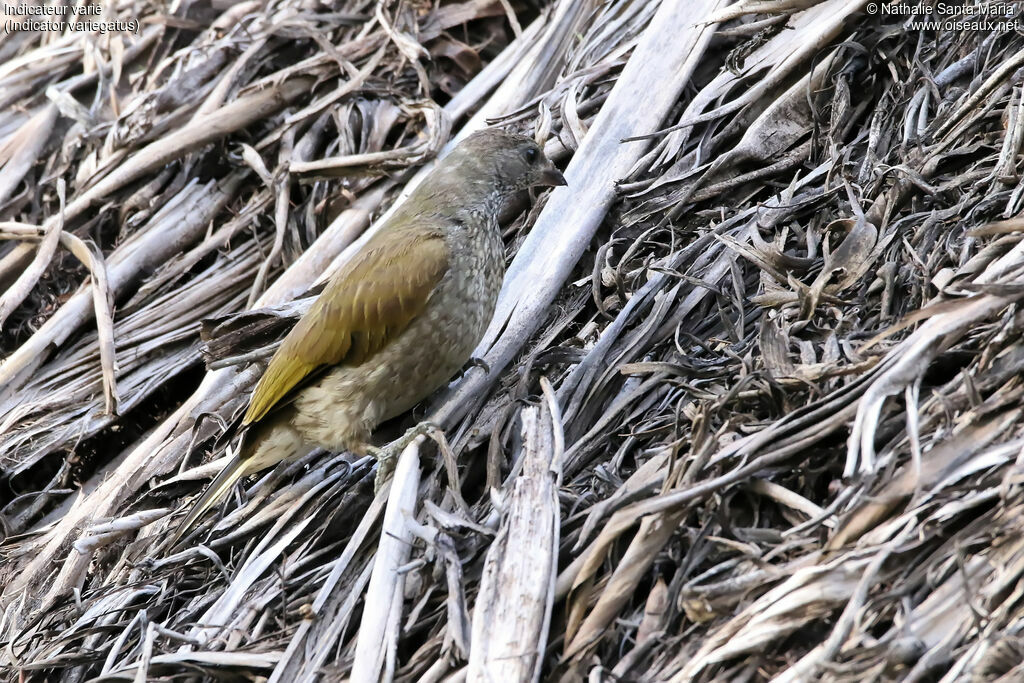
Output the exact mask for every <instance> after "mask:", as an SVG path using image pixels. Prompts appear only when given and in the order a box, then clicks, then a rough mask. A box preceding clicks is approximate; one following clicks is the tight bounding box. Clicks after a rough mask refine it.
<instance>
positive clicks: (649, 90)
mask: <svg viewBox="0 0 1024 683" xmlns="http://www.w3.org/2000/svg"><path fill="white" fill-rule="evenodd" d="M879 4H882V3H876V4H875V5H876V6H875V7H874V8H875V9H878V7H877V5H879ZM541 5H542V6H540V7H537V6H535V4H532V3H527V2H521V1H518V0H507V1H506V0H501V1H491V0H468V1H466V2H441V3H434V4H432V3H422V2H413V1H411V0H389V1H387V2H377V1H370V0H337V1H335V2H330V3H293V2H288V1H287V0H270V2H265V3H254V2H241V3H235V4H233V5H223V4H217V3H213V4H209V3H192V4H187V3H186V4H172V5H168V6H166V7H158V6H156V5H152V4H149V5H146V4H135V5H131V4H128V3H121V4H117V5H116V6H113V5H112V6H110V7H106V8H105V11H106V12H109V13H110V15H111V16H110V17H109V18H111V19H113V18H118V19H122V20H130V19H137V20H139V21H140V22H141V26H144V27H145V28H141V29H140V30H139V31H138V32H135V33H121V34H115V33H107V34H103V35H100V34H96V35H93V34H80V33H31V34H30V33H13V34H11V35H9V36H5V38H4V39H3V42H0V56H2V60H0V61H2V62H3V63H2V65H0V325H2V326H3V327H2V328H0V345H2V346H0V348H2V350H3V354H4V357H3V360H2V362H0V484H2V485H3V493H0V524H2V531H3V535H4V540H3V542H2V545H0V553H2V555H3V562H2V564H0V587H2V593H0V596H2V597H0V646H2V647H0V670H3V671H5V672H13V674H12V675H15V676H21V677H22V678H23V679H25V680H68V681H82V680H90V679H94V678H100V679H101V680H122V679H131V680H160V679H165V678H166V679H168V680H169V679H171V678H180V677H182V676H186V677H187V676H193V677H198V678H202V677H204V676H205V677H209V678H213V677H215V676H224V675H230V674H231V673H235V674H239V675H243V676H247V677H250V678H255V677H266V678H269V680H272V681H312V680H316V679H324V680H334V679H338V678H343V677H347V678H351V679H352V680H356V681H375V680H379V679H387V680H398V681H441V680H448V679H455V680H461V679H466V680H474V681H475V680H485V679H487V677H488V676H490V677H492V678H501V679H502V680H505V679H508V680H541V679H543V680H560V679H563V678H564V679H565V680H581V679H582V678H584V677H589V678H594V679H595V680H596V679H603V678H609V679H615V680H636V681H689V680H706V681H710V680H737V679H744V680H778V681H802V680H819V679H820V680H836V681H838V680H845V681H854V680H856V681H863V680H893V679H905V680H949V681H952V680H977V681H987V680H1011V679H1013V678H1014V676H1017V677H1019V660H1020V652H1021V650H1022V645H1021V629H1022V628H1024V622H1022V620H1021V618H1020V615H1019V612H1020V609H1019V603H1020V597H1021V594H1022V592H1021V585H1022V584H1021V577H1022V572H1024V561H1022V558H1024V546H1022V542H1021V540H1020V538H1021V534H1020V529H1019V527H1020V525H1021V522H1020V520H1021V518H1022V515H1021V507H1022V500H1021V487H1020V483H1021V477H1020V474H1019V470H1020V467H1021V463H1022V462H1024V459H1022V453H1024V385H1022V384H1021V381H1020V374H1021V369H1022V368H1024V347H1022V345H1021V343H1020V337H1021V333H1022V330H1024V320H1022V317H1021V313H1020V310H1019V302H1020V300H1021V298H1022V297H1024V242H1022V241H1021V239H1020V237H1021V227H1022V225H1024V223H1021V221H1020V216H1019V215H1020V213H1021V211H1022V209H1024V191H1022V188H1024V184H1022V183H1021V182H1020V170H1019V168H1020V163H1021V162H1020V157H1021V152H1022V145H1024V95H1022V86H1021V82H1020V81H1021V79H1020V74H1021V65H1022V64H1024V37H1022V35H1021V34H1020V33H1019V32H1018V31H1016V30H1015V29H1014V26H1015V25H1014V24H1013V23H1012V21H1010V22H1009V23H1005V24H995V25H993V26H988V25H986V26H984V27H982V28H981V29H979V30H970V31H967V30H963V31H961V30H941V29H939V30H936V29H934V28H925V27H923V26H922V25H921V24H920V23H919V22H920V21H921V20H922V17H921V16H918V15H909V16H907V15H901V14H898V13H885V12H883V13H881V14H868V13H867V12H864V11H863V10H864V9H865V7H866V5H867V3H866V2H860V1H858V2H848V1H847V0H820V1H818V2H813V1H806V0H799V1H795V0H794V1H790V0H772V1H766V2H760V1H758V2H746V1H745V2H736V3H729V2H727V0H699V1H692V2H670V1H668V0H665V1H663V2H652V1H648V0H615V1H613V2H598V1H597V0H586V1H582V2H581V1H579V0H553V1H552V2H549V3H542V4H541ZM884 5H885V6H886V7H892V6H893V5H891V3H884ZM918 7H920V6H918ZM983 7H992V5H991V4H984V3H975V2H970V3H965V4H964V6H963V8H962V10H961V14H960V15H958V16H954V17H945V18H944V19H948V20H950V21H961V20H970V19H971V18H972V17H975V18H976V15H977V14H978V12H980V11H981V8H983ZM1005 7H1006V8H1007V10H1006V11H1012V12H1013V13H1018V14H1019V12H1020V9H1019V8H1017V7H1015V6H1012V5H1006V6H1005ZM1018 14H1013V15H1011V16H1008V17H1003V16H1000V17H999V20H1003V19H1007V20H1019V19H1020V17H1019V16H1018ZM990 18H991V17H990ZM489 123H496V124H499V125H506V126H510V127H513V128H515V129H518V130H521V131H526V132H532V133H535V134H536V135H537V136H538V137H539V138H541V139H543V140H544V141H545V145H546V150H547V152H548V153H549V154H551V155H552V156H553V157H555V158H557V159H559V160H560V161H563V162H565V164H564V165H566V166H567V169H566V177H567V178H568V181H569V187H568V188H567V189H560V190H558V191H556V192H554V193H552V194H551V195H550V196H549V197H547V198H546V199H545V200H543V201H541V202H539V203H537V204H536V205H535V208H534V209H533V210H532V211H530V212H527V213H525V214H523V213H522V212H521V211H517V212H513V214H512V215H509V216H507V217H506V218H507V222H506V226H505V238H506V243H507V247H508V256H509V268H508V275H507V278H506V282H505V286H504V289H503V292H502V296H501V299H500V302H499V305H498V311H497V313H496V316H495V320H494V322H493V324H492V325H491V327H490V329H489V330H488V332H487V335H486V337H485V339H484V341H483V343H482V344H481V346H480V348H479V349H477V354H476V355H477V356H479V357H480V358H481V359H482V361H483V363H481V364H479V365H478V366H473V367H470V368H468V369H467V370H466V372H465V373H464V375H463V376H462V377H460V378H459V379H458V380H457V381H455V382H454V383H453V384H452V385H451V386H450V387H449V388H448V389H447V390H446V391H444V392H440V393H439V395H438V396H436V397H434V398H433V399H432V400H431V401H429V402H428V403H427V404H426V405H424V406H422V407H420V408H419V409H418V411H417V412H418V415H417V416H416V417H420V416H422V415H423V414H424V413H426V414H427V415H428V416H429V418H430V419H431V420H433V421H435V422H437V423H438V424H440V425H441V426H442V427H443V429H444V436H445V438H442V437H441V436H440V435H435V436H436V441H435V440H426V439H425V440H421V441H420V442H418V443H415V444H413V445H412V446H410V447H409V449H407V451H406V452H405V453H404V454H403V455H402V457H401V459H400V463H399V466H398V469H397V472H396V475H395V478H394V479H393V480H392V482H391V484H390V486H389V487H387V488H385V489H382V491H381V492H380V493H378V494H377V495H374V494H373V493H372V484H371V482H372V480H373V473H372V462H370V461H368V460H358V459H355V458H353V457H352V456H351V455H350V454H345V453H341V454H326V453H319V452H318V453H311V454H309V455H308V456H307V457H305V458H303V459H302V460H300V461H297V462H293V463H286V464H282V465H280V466H278V467H277V468H275V469H273V470H271V471H268V472H265V473H262V474H261V475H259V476H257V477H254V478H252V479H251V480H250V481H247V482H245V483H244V485H242V486H240V487H238V489H237V491H236V493H235V495H233V496H232V498H231V500H229V501H228V502H226V503H225V504H224V505H223V506H222V508H221V510H220V511H219V514H218V515H215V516H213V517H212V519H209V520H208V521H207V522H206V523H205V525H204V526H202V527H201V530H200V533H199V535H198V537H197V539H196V541H195V543H194V544H193V545H191V546H189V547H187V549H185V550H183V551H180V552H178V553H176V554H168V551H167V550H166V549H165V548H163V547H162V546H161V541H162V539H163V538H164V537H165V536H166V533H167V530H168V529H169V528H171V527H172V526H173V525H174V524H175V520H176V519H178V511H179V510H180V508H181V506H182V505H184V504H187V502H188V501H189V500H191V499H192V497H194V495H195V494H196V493H198V492H199V490H200V489H201V487H202V486H203V485H204V484H205V482H206V481H207V480H208V479H209V477H211V476H212V475H213V474H214V473H215V472H216V471H218V469H219V468H220V467H221V464H222V460H220V459H219V458H221V457H222V456H223V455H224V452H223V447H224V441H226V440H225V439H222V438H219V437H221V435H222V432H223V431H224V429H225V427H226V426H227V425H228V424H230V422H231V420H232V416H233V415H234V414H235V413H236V412H237V410H238V409H239V408H240V407H241V405H242V404H243V403H244V401H245V397H246V396H247V395H248V391H249V390H250V389H251V386H252V384H253V383H254V381H255V379H256V378H257V377H258V376H259V373H260V365H259V363H260V361H261V360H262V359H264V358H265V357H266V356H267V355H268V353H270V352H271V351H272V350H273V348H274V344H275V343H276V342H277V341H278V340H279V339H280V337H281V336H282V335H283V334H284V332H285V331H286V330H287V329H288V327H289V326H290V325H291V324H292V322H293V321H294V320H295V319H296V317H297V316H298V315H299V314H301V312H302V311H303V310H305V308H306V307H307V306H308V305H309V301H311V296H312V295H313V294H315V293H316V292H317V291H318V287H319V285H320V283H322V282H323V280H324V279H325V277H326V276H327V274H328V273H330V272H332V271H333V270H334V269H335V268H337V267H338V265H339V264H340V263H342V262H343V261H344V260H345V259H347V258H349V257H350V255H351V254H352V253H353V252H354V251H355V250H356V249H358V248H359V246H360V244H361V243H362V241H363V240H365V239H366V236H367V235H368V234H369V233H371V232H372V231H373V230H374V229H375V226H376V225H378V224H379V223H380V220H381V217H382V216H384V215H387V213H388V212H389V211H392V210H393V209H394V207H395V206H396V205H397V204H398V203H400V202H401V201H402V200H403V197H404V196H406V195H407V193H408V190H409V189H410V188H411V187H412V186H413V185H415V184H416V183H417V182H419V180H420V179H421V178H422V177H423V175H424V174H425V173H426V170H427V169H428V168H429V165H430V163H431V159H432V158H433V157H434V156H435V155H437V154H438V153H439V152H441V151H442V150H443V149H445V148H446V146H448V145H450V144H452V142H453V141H454V140H457V139H459V138H461V137H463V136H464V135H466V134H468V133H469V132H470V131H472V130H475V129H477V128H479V127H481V126H484V125H488V124H489ZM396 426H397V425H396ZM435 454H436V457H435Z"/></svg>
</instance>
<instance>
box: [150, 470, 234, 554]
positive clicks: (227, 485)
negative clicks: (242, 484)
mask: <svg viewBox="0 0 1024 683" xmlns="http://www.w3.org/2000/svg"><path fill="white" fill-rule="evenodd" d="M246 464H247V463H246V461H245V460H243V459H242V458H241V457H239V456H238V455H235V456H233V457H232V458H231V461H230V462H229V463H228V464H227V467H225V468H224V469H223V470H221V471H220V474H218V475H217V477H216V478H215V479H214V480H213V481H212V482H211V483H210V485H209V486H208V487H207V488H206V491H204V492H203V495H202V496H200V497H199V500H197V501H196V502H195V503H194V504H193V505H192V509H191V510H189V512H188V514H187V515H185V519H184V520H182V522H181V524H179V525H178V528H177V529H175V531H174V535H173V536H172V537H171V541H170V545H169V546H168V547H169V548H173V547H174V546H176V545H178V542H179V541H181V539H182V538H184V537H185V535H186V534H187V533H189V532H190V531H192V528H193V527H194V526H195V525H196V522H198V521H199V518H200V517H202V516H203V515H204V514H205V513H206V511H207V510H209V509H210V508H212V507H213V506H214V505H216V504H217V502H218V501H220V499H221V498H223V497H224V496H225V495H226V494H227V492H228V491H230V490H231V487H232V486H234V485H235V482H236V481H238V480H239V479H241V478H242V477H244V476H245V475H246V474H247V473H248V472H247V471H246V470H247V469H248V468H247V467H246Z"/></svg>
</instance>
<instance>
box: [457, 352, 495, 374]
mask: <svg viewBox="0 0 1024 683" xmlns="http://www.w3.org/2000/svg"><path fill="white" fill-rule="evenodd" d="M470 368H480V369H481V370H483V371H484V373H486V374H488V375H489V374H491V366H490V365H488V364H487V361H485V360H484V359H483V358H477V357H476V356H473V357H472V358H470V359H469V360H467V361H466V364H465V365H463V366H462V374H463V375H465V374H466V373H467V372H469V370H470Z"/></svg>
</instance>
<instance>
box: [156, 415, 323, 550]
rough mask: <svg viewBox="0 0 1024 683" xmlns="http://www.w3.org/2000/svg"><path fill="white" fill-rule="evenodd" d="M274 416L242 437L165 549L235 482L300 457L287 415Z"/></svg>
mask: <svg viewBox="0 0 1024 683" xmlns="http://www.w3.org/2000/svg"><path fill="white" fill-rule="evenodd" d="M275 417H276V418H277V419H275V418H274V417H271V418H270V419H268V420H266V421H264V422H263V423H261V424H259V425H257V426H256V427H255V428H254V429H251V430H250V431H249V432H247V433H246V434H245V435H244V436H243V437H242V443H241V444H239V448H238V452H237V453H236V454H235V455H234V456H233V457H232V458H231V460H230V462H228V464H227V465H226V466H225V467H224V469H223V470H221V472H220V474H218V475H217V476H216V478H214V480H213V481H212V482H210V485H209V486H208V487H207V488H206V491H204V492H203V495H202V496H200V497H199V500H197V501H196V502H195V503H194V504H193V505H192V509H191V510H189V513H188V514H187V515H185V519H184V520H182V522H181V524H179V525H178V528H177V529H175V531H174V534H173V535H172V536H171V540H170V544H169V545H168V546H167V548H174V547H175V546H176V545H177V544H178V542H179V541H181V539H182V538H184V537H185V536H186V535H187V534H188V533H189V532H190V531H191V530H192V529H193V528H194V527H195V525H196V523H197V522H198V521H199V519H200V518H201V517H202V516H203V515H204V514H205V513H206V512H207V511H208V510H209V509H210V508H212V507H213V506H214V505H216V504H217V503H218V502H219V501H220V500H221V499H222V498H223V497H224V496H225V495H227V493H228V491H230V490H231V487H232V486H234V485H235V482H237V481H238V480H239V479H241V478H242V477H245V476H247V475H249V474H252V473H253V472H259V471H260V470H263V469H266V468H268V467H270V466H272V465H275V464H277V463H279V462H281V461H282V460H289V459H292V458H296V457H298V456H299V455H301V454H302V445H303V442H302V438H301V436H300V435H299V434H298V432H296V431H295V429H294V428H293V427H292V426H291V424H290V420H288V417H289V416H285V415H280V416H275Z"/></svg>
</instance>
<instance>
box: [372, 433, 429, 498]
mask: <svg viewBox="0 0 1024 683" xmlns="http://www.w3.org/2000/svg"><path fill="white" fill-rule="evenodd" d="M438 431H441V428H440V427H438V426H437V425H436V424H434V423H433V422H420V423H419V424H418V425H416V426H415V427H412V428H410V429H409V430H408V431H406V433H405V434H403V435H402V436H400V437H398V438H397V439H395V440H394V441H392V442H391V443H389V444H388V445H387V446H384V447H383V448H377V447H376V446H370V447H368V448H367V449H366V452H367V453H369V454H370V455H372V456H373V457H374V458H376V459H377V477H376V479H374V482H373V492H374V493H377V492H378V491H380V490H381V488H383V487H384V484H386V483H387V481H388V479H390V478H391V475H393V474H394V473H395V466H396V465H397V464H398V456H400V455H401V454H402V451H404V450H405V448H406V446H408V445H409V444H411V443H412V442H413V441H415V440H416V439H418V438H419V437H421V436H426V435H427V434H430V433H431V432H438Z"/></svg>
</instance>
